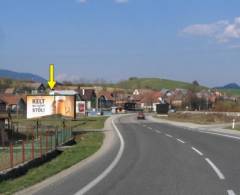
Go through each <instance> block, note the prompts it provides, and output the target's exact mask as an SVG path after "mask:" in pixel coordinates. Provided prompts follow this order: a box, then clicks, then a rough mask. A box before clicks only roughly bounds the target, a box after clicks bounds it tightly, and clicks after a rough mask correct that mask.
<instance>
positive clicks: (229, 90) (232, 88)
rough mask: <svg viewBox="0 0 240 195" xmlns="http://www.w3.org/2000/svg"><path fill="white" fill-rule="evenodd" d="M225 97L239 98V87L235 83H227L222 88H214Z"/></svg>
mask: <svg viewBox="0 0 240 195" xmlns="http://www.w3.org/2000/svg"><path fill="white" fill-rule="evenodd" d="M216 88H217V89H219V90H220V91H222V92H224V93H226V94H227V95H234V96H240V86H239V85H238V84H237V83H229V84H227V85H224V86H222V87H216Z"/></svg>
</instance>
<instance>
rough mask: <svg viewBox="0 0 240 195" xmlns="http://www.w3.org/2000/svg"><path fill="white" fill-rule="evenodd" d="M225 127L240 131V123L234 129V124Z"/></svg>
mask: <svg viewBox="0 0 240 195" xmlns="http://www.w3.org/2000/svg"><path fill="white" fill-rule="evenodd" d="M225 129H230V130H236V131H240V125H236V126H235V128H234V129H232V126H228V127H226V128H225Z"/></svg>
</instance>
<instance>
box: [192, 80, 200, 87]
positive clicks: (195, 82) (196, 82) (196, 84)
mask: <svg viewBox="0 0 240 195" xmlns="http://www.w3.org/2000/svg"><path fill="white" fill-rule="evenodd" d="M192 84H193V85H194V86H196V87H199V86H200V85H199V83H198V81H197V80H195V81H193V82H192Z"/></svg>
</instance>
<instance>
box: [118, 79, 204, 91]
mask: <svg viewBox="0 0 240 195" xmlns="http://www.w3.org/2000/svg"><path fill="white" fill-rule="evenodd" d="M117 86H118V87H120V88H124V89H141V88H144V89H153V90H160V89H163V88H165V89H175V88H183V89H189V88H190V87H191V86H192V84H191V83H187V82H182V81H175V80H167V79H159V78H132V79H131V78H130V79H129V80H126V81H121V82H119V83H118V84H117ZM201 88H202V87H201Z"/></svg>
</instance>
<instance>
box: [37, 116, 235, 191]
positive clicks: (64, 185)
mask: <svg viewBox="0 0 240 195" xmlns="http://www.w3.org/2000/svg"><path fill="white" fill-rule="evenodd" d="M116 126H117V127H118V129H119V130H120V132H121V135H122V137H123V139H124V143H125V148H124V151H123V154H122V156H121V158H120V160H119V162H118V163H117V165H116V167H114V169H113V170H111V172H110V173H109V174H108V175H107V176H106V177H104V178H102V180H101V181H100V182H99V183H97V184H96V185H95V186H93V187H92V188H91V189H90V190H89V191H88V192H87V193H86V194H92V195H95V194H96V195H99V194H102V195H107V194H109V195H125V194H126V195H135V194H136V195H141V194H143V195H145V194H146V195H151V194H153V195H155V194H156V195H159V194H162V195H198V194H199V195H222V194H223V195H226V194H227V195H234V194H240V140H237V139H232V138H229V137H224V136H219V135H214V134H206V133H202V132H199V131H197V130H196V131H194V130H191V131H190V130H187V129H184V128H182V127H181V128H180V127H174V126H171V125H166V124H161V123H154V122H151V121H148V120H144V121H137V120H136V116H125V117H121V118H118V120H117V121H116ZM113 139H114V144H113V145H112V147H111V148H110V149H109V150H108V151H106V152H105V154H104V155H102V156H101V157H99V158H98V159H96V160H95V161H94V162H91V163H89V164H88V165H86V166H85V167H84V168H82V169H81V170H78V171H76V172H74V173H72V174H71V175H69V176H68V177H66V178H64V179H62V180H60V181H58V182H55V183H54V184H52V185H50V186H47V187H45V188H43V189H41V190H40V191H38V192H37V193H35V194H44V195H48V194H49V195H50V194H51V195H54V194H56V195H61V194H64V195H66V194H76V193H77V192H79V191H80V190H81V189H82V188H83V187H84V186H86V185H87V184H88V183H89V182H91V181H92V180H94V178H96V177H97V176H99V175H101V173H102V172H103V171H104V170H106V169H107V167H108V166H109V165H110V164H111V163H112V162H113V161H114V159H116V156H117V154H118V152H119V148H120V145H121V143H120V141H119V139H118V135H117V133H116V132H115V133H114V135H113ZM80 192H81V191H80Z"/></svg>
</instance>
